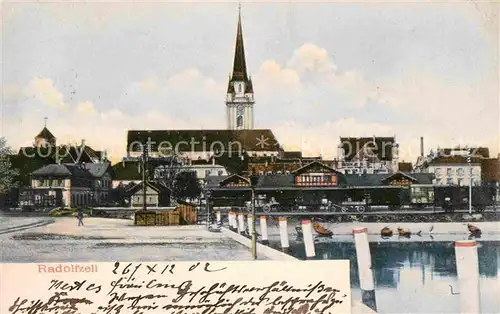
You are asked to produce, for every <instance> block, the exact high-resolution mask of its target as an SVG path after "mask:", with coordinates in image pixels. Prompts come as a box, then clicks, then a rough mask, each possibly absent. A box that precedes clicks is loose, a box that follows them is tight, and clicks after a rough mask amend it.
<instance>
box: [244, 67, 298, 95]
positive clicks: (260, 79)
mask: <svg viewBox="0 0 500 314" xmlns="http://www.w3.org/2000/svg"><path fill="white" fill-rule="evenodd" d="M253 82H254V85H255V86H256V88H257V89H256V90H257V91H258V93H271V94H276V93H279V92H288V93H293V92H298V91H299V87H300V83H301V82H300V76H299V74H298V73H297V72H296V71H295V70H294V69H290V68H286V67H282V66H281V65H280V64H279V63H278V62H276V61H274V60H267V61H264V62H263V63H262V64H261V66H260V68H259V72H257V74H256V75H255V76H254V78H253Z"/></svg>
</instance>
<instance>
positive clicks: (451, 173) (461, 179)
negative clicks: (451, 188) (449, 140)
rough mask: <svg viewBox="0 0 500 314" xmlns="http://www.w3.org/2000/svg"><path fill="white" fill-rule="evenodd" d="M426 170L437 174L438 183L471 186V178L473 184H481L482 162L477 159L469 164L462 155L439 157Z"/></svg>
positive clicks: (436, 181) (435, 181)
mask: <svg viewBox="0 0 500 314" xmlns="http://www.w3.org/2000/svg"><path fill="white" fill-rule="evenodd" d="M425 172H427V173H433V174H434V175H435V179H434V184H436V185H458V186H469V185H470V182H471V181H470V180H471V179H472V185H481V162H480V161H479V160H477V159H473V160H472V162H471V163H470V164H469V163H468V162H467V158H466V157H462V156H454V157H437V158H434V159H433V160H431V161H430V162H429V163H428V166H427V168H426V171H425ZM471 173H472V175H471Z"/></svg>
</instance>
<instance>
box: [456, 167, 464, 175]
mask: <svg viewBox="0 0 500 314" xmlns="http://www.w3.org/2000/svg"><path fill="white" fill-rule="evenodd" d="M457 175H458V176H459V177H463V176H464V169H463V168H458V169H457Z"/></svg>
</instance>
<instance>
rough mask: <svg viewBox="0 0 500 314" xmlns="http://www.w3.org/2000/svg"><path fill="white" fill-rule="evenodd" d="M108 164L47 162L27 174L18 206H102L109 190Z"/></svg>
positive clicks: (105, 201)
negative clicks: (28, 178)
mask: <svg viewBox="0 0 500 314" xmlns="http://www.w3.org/2000/svg"><path fill="white" fill-rule="evenodd" d="M109 170H110V167H109V163H103V164H101V165H96V164H91V165H88V164H50V165H46V166H44V167H42V168H40V169H38V170H36V171H34V172H32V173H31V181H30V183H31V184H30V187H28V188H25V189H24V190H23V191H22V193H21V196H20V205H21V206H29V207H30V206H31V207H54V206H57V207H59V206H61V207H76V206H98V205H105V204H107V203H108V201H109V194H110V192H111V182H112V180H111V175H110V173H109Z"/></svg>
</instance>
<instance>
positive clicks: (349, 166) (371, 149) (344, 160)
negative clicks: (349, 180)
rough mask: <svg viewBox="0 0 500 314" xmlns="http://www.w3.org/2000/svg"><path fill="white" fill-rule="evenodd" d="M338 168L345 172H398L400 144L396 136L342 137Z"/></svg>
mask: <svg viewBox="0 0 500 314" xmlns="http://www.w3.org/2000/svg"><path fill="white" fill-rule="evenodd" d="M338 149H339V160H338V161H336V162H335V164H336V169H337V170H338V171H340V172H342V173H345V174H363V173H365V174H389V173H395V172H398V170H399V169H398V166H399V157H398V155H399V145H398V144H397V143H396V138H395V137H376V136H373V137H341V138H340V144H339V145H338Z"/></svg>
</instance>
